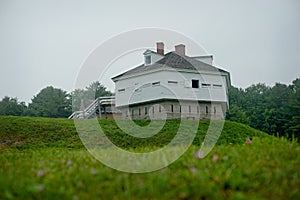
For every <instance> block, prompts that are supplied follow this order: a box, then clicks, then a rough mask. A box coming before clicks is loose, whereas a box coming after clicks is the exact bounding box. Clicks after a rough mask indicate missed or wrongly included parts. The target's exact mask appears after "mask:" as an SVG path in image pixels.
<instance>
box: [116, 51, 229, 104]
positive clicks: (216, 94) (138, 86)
mask: <svg viewBox="0 0 300 200" xmlns="http://www.w3.org/2000/svg"><path fill="white" fill-rule="evenodd" d="M147 56H148V57H147ZM149 56H150V60H149ZM144 57H145V63H144V64H143V65H140V66H138V67H136V68H134V69H132V70H129V71H127V72H125V73H123V74H120V75H118V76H116V77H114V78H112V79H113V81H114V82H115V96H116V106H117V107H120V106H128V105H133V104H140V103H146V102H151V101H156V100H162V99H174V100H179V101H180V100H192V101H208V102H223V103H226V104H228V87H229V86H230V75H229V73H228V72H226V71H224V70H221V69H219V68H216V67H214V66H212V56H198V57H188V56H185V55H180V54H178V53H177V52H170V53H168V54H166V55H161V54H157V53H155V52H153V51H150V50H147V51H146V52H145V53H144Z"/></svg>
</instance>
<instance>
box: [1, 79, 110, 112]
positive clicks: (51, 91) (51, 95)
mask: <svg viewBox="0 0 300 200" xmlns="http://www.w3.org/2000/svg"><path fill="white" fill-rule="evenodd" d="M111 95H112V93H111V92H110V91H107V90H106V88H105V87H104V86H103V85H101V84H100V83H99V82H98V81H96V82H93V83H91V84H90V85H89V86H87V87H86V88H85V89H76V90H74V91H72V92H71V93H67V92H66V91H64V90H62V89H59V88H54V87H52V86H48V87H46V88H44V89H42V90H41V91H40V92H39V93H38V94H37V95H36V96H34V97H33V99H32V102H31V103H29V105H28V106H26V105H25V103H24V102H19V101H18V100H17V98H10V97H4V98H3V99H2V100H1V101H0V115H9V116H35V117H53V118H59V117H65V118H66V117H68V116H70V114H71V113H72V108H73V110H75V111H78V110H80V105H81V103H82V102H81V101H82V100H85V99H89V100H91V99H92V100H93V99H95V98H97V97H100V96H111Z"/></svg>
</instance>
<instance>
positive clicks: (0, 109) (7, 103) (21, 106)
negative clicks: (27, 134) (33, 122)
mask: <svg viewBox="0 0 300 200" xmlns="http://www.w3.org/2000/svg"><path fill="white" fill-rule="evenodd" d="M26 109H27V107H26V105H25V103H24V102H18V99H17V98H10V97H7V96H6V97H4V98H3V99H2V100H1V101H0V115H12V116H21V115H24V114H25V112H26Z"/></svg>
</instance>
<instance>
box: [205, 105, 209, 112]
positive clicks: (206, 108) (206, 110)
mask: <svg viewBox="0 0 300 200" xmlns="http://www.w3.org/2000/svg"><path fill="white" fill-rule="evenodd" d="M205 112H206V114H208V106H205Z"/></svg>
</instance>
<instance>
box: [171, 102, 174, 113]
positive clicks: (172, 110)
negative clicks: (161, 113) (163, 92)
mask: <svg viewBox="0 0 300 200" xmlns="http://www.w3.org/2000/svg"><path fill="white" fill-rule="evenodd" d="M171 112H174V106H173V104H172V105H171Z"/></svg>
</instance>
